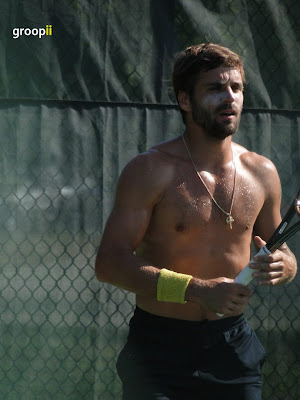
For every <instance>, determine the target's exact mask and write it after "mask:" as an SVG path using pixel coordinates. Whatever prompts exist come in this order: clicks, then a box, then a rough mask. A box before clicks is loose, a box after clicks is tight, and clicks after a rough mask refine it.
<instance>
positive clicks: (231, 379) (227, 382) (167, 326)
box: [117, 308, 265, 400]
mask: <svg viewBox="0 0 300 400" xmlns="http://www.w3.org/2000/svg"><path fill="white" fill-rule="evenodd" d="M264 360H265V352H264V349H263V347H262V345H261V344H260V342H259V340H258V338H257V337H256V335H255V333H254V331H253V330H252V328H251V327H250V325H249V323H248V322H247V321H246V319H245V318H244V316H243V315H240V316H238V317H230V318H225V319H220V320H216V321H201V322H198V321H183V320H178V319H173V318H165V317H159V316H156V315H153V314H150V313H148V312H145V311H143V310H141V309H139V308H136V310H135V313H134V316H133V317H132V319H131V321H130V328H129V335H128V339H127V343H126V344H125V347H124V348H123V350H122V351H121V353H120V355H119V358H118V361H117V370H118V374H119V376H120V378H121V381H122V384H123V400H154V399H155V400H196V399H197V400H201V399H203V400H219V399H220V400H221V399H222V400H224V399H227V398H228V399H230V400H260V399H261V367H262V365H263V363H264Z"/></svg>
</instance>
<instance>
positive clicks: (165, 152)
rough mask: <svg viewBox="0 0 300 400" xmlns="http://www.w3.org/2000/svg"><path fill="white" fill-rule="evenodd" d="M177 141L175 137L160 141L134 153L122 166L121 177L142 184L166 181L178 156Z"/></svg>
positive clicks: (171, 173)
mask: <svg viewBox="0 0 300 400" xmlns="http://www.w3.org/2000/svg"><path fill="white" fill-rule="evenodd" d="M177 142H178V140H177V139H172V140H169V141H166V142H162V143H159V144H157V145H155V146H153V147H151V148H149V149H148V150H146V151H145V152H142V153H140V154H138V155H136V156H135V157H134V158H133V159H132V160H130V161H129V163H128V164H127V165H126V166H125V167H124V169H123V171H122V174H121V178H124V176H126V177H128V178H130V179H133V180H135V181H136V182H137V183H141V181H143V182H144V184H146V183H147V184H149V182H153V183H154V182H156V184H159V185H160V184H164V183H167V182H168V181H169V180H170V179H171V177H172V176H173V174H174V166H175V164H176V163H177V161H178V158H179V156H180V154H179V151H178V147H179V146H178V143H177Z"/></svg>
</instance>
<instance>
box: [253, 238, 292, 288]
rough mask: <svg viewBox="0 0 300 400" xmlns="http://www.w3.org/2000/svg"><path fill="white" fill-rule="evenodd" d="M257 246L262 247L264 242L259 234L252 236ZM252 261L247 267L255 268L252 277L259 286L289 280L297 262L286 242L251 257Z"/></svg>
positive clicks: (282, 282) (287, 281) (277, 283)
mask: <svg viewBox="0 0 300 400" xmlns="http://www.w3.org/2000/svg"><path fill="white" fill-rule="evenodd" d="M254 243H255V245H256V246H257V247H259V248H261V247H263V246H264V245H265V244H266V242H265V241H264V240H262V239H261V238H260V237H259V236H255V237H254ZM253 260H254V262H253V263H251V264H250V265H249V268H251V269H253V270H255V272H254V273H253V277H254V278H257V284H258V285H260V286H273V285H279V284H284V283H289V282H291V281H292V280H293V279H294V277H295V275H296V272H297V262H296V259H295V257H294V255H293V254H292V253H291V251H290V250H289V248H288V246H287V245H286V244H283V245H282V246H281V247H280V249H278V250H276V251H275V252H274V253H272V254H269V255H260V256H254V257H253Z"/></svg>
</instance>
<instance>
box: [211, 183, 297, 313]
mask: <svg viewBox="0 0 300 400" xmlns="http://www.w3.org/2000/svg"><path fill="white" fill-rule="evenodd" d="M295 215H296V216H298V217H300V188H299V190H298V192H297V194H296V196H295V199H294V200H293V202H292V204H291V205H290V208H289V209H288V211H287V213H286V214H285V216H284V218H283V220H282V221H281V223H280V224H279V226H278V228H277V229H276V231H275V232H274V233H273V235H272V236H271V238H270V239H269V240H268V242H267V243H266V244H265V245H264V246H263V247H262V248H261V249H260V250H259V252H258V253H257V254H256V255H258V256H260V255H264V254H271V253H274V251H275V250H277V249H278V248H279V247H280V246H281V245H282V244H283V243H285V242H286V241H287V240H288V239H289V238H290V237H292V236H293V235H294V234H295V233H296V232H297V231H298V230H299V229H300V221H297V222H296V223H295V224H294V225H292V226H290V227H289V228H288V226H289V224H290V222H291V221H292V219H293V217H294V216H295ZM287 228H288V229H287ZM252 262H253V259H252V260H251V261H250V262H249V263H248V264H247V265H246V267H245V268H244V269H243V270H242V271H241V272H240V273H239V274H238V276H237V277H236V278H235V280H234V282H236V283H241V284H243V285H248V284H249V283H250V282H251V281H252V279H253V277H252V273H253V272H254V271H253V270H252V269H251V268H249V265H250V264H251V263H252ZM217 315H218V316H219V317H222V316H223V314H219V313H217Z"/></svg>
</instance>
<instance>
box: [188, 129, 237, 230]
mask: <svg viewBox="0 0 300 400" xmlns="http://www.w3.org/2000/svg"><path fill="white" fill-rule="evenodd" d="M182 140H183V143H184V145H185V147H186V150H187V153H188V155H189V157H190V160H191V162H192V164H193V167H194V169H195V171H196V173H197V175H198V177H199V178H200V180H201V182H202V183H203V185H204V187H205V189H206V190H207V192H208V194H209V195H210V197H211V199H212V200H213V202H214V203H215V205H216V206H217V207H218V208H219V209H220V210H221V211H222V213H224V214H225V215H227V218H226V223H227V224H228V225H229V226H230V229H232V223H233V222H234V219H233V217H232V215H231V211H232V207H233V201H234V197H235V178H236V166H235V162H234V159H233V153H232V149H231V153H232V163H233V167H234V178H233V190H232V199H231V206H230V210H229V212H226V211H225V210H223V208H222V207H221V206H220V204H218V203H217V201H216V199H215V198H214V196H213V195H212V194H211V193H210V191H209V189H208V187H207V185H206V183H205V182H204V180H203V178H202V176H201V175H200V173H199V172H198V170H197V168H196V165H195V163H194V161H193V159H192V155H191V152H190V150H189V148H188V145H187V143H186V141H185V139H184V135H182Z"/></svg>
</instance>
